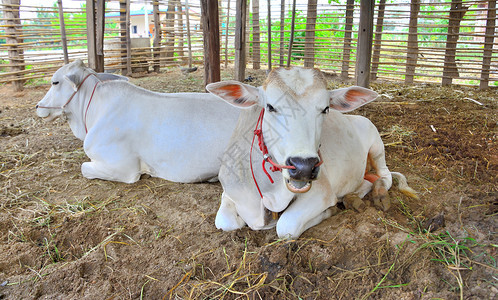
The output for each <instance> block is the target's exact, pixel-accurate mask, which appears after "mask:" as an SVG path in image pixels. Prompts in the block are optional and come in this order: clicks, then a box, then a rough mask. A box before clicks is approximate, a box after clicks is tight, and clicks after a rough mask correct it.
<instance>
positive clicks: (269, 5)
mask: <svg viewBox="0 0 498 300" xmlns="http://www.w3.org/2000/svg"><path fill="white" fill-rule="evenodd" d="M267 4H268V70H271V54H272V53H271V0H267Z"/></svg>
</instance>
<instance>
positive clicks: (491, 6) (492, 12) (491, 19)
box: [479, 0, 496, 90]
mask: <svg viewBox="0 0 498 300" xmlns="http://www.w3.org/2000/svg"><path fill="white" fill-rule="evenodd" d="M495 30H496V0H490V1H488V15H487V20H486V31H485V35H486V36H485V38H484V51H483V54H482V71H481V81H480V82H479V89H481V90H484V89H487V88H488V84H489V70H490V68H491V56H492V55H493V42H494V39H495Z"/></svg>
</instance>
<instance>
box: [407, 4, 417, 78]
mask: <svg viewBox="0 0 498 300" xmlns="http://www.w3.org/2000/svg"><path fill="white" fill-rule="evenodd" d="M419 11H420V0H411V4H410V23H409V24H410V28H409V29H408V49H407V53H406V75H405V83H406V84H412V83H413V78H414V74H415V68H416V66H417V58H418V34H417V31H418V30H417V29H418V14H419Z"/></svg>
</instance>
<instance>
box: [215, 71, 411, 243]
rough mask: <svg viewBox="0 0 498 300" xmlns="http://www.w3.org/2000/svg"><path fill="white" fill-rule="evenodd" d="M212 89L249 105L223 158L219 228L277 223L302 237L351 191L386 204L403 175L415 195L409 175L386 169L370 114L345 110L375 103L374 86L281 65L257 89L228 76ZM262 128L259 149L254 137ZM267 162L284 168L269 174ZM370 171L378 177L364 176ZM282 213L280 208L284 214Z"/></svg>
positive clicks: (282, 231) (288, 234) (285, 232)
mask: <svg viewBox="0 0 498 300" xmlns="http://www.w3.org/2000/svg"><path fill="white" fill-rule="evenodd" d="M207 89H208V91H209V92H211V93H213V94H215V95H217V96H219V97H220V98H222V99H223V100H225V101H227V102H229V103H231V104H232V105H235V106H239V107H243V108H245V109H244V110H242V112H241V115H240V118H239V121H238V123H237V126H236V129H235V131H234V134H233V136H232V139H231V140H230V142H229V144H228V146H227V150H226V151H225V154H224V155H223V164H222V166H221V169H220V174H219V179H220V182H221V184H222V186H223V194H222V197H221V206H220V208H219V210H218V213H217V215H216V221H215V222H216V227H217V228H221V229H223V230H234V229H238V228H241V227H243V226H244V225H245V224H247V225H248V226H249V227H250V228H252V229H255V230H259V229H267V228H272V227H274V226H276V229H277V234H278V236H279V237H280V238H297V237H299V236H300V235H301V233H303V232H304V231H305V230H306V229H308V228H310V227H312V226H314V225H316V224H318V223H320V222H321V221H322V220H324V219H326V218H328V217H329V216H330V214H331V212H330V209H329V208H330V207H332V206H334V205H336V203H337V202H338V201H339V200H341V199H342V197H344V196H345V195H347V194H351V193H357V194H358V196H359V197H360V198H363V197H364V196H365V195H366V194H367V193H368V192H370V191H372V193H373V198H374V203H377V204H379V203H381V204H384V203H385V200H387V198H386V197H387V190H389V188H390V187H391V184H392V175H395V176H396V177H398V179H399V181H400V186H399V188H400V190H402V191H405V192H407V193H409V194H411V195H413V196H414V191H413V190H412V189H411V188H409V187H408V185H407V184H406V178H405V177H404V176H403V175H402V174H400V173H394V172H393V173H391V172H390V171H389V169H388V168H387V166H386V161H385V153H384V144H383V142H382V140H381V138H380V135H379V133H378V131H377V129H376V128H375V126H374V125H373V124H372V123H371V122H370V121H369V120H368V119H366V118H364V117H361V116H353V115H343V114H342V112H348V111H352V110H354V109H356V108H357V107H360V106H362V105H364V104H366V103H368V102H370V101H373V100H374V99H375V98H376V97H377V93H375V92H374V91H371V90H369V89H365V88H361V87H350V88H343V89H337V90H332V91H328V90H327V89H326V81H325V80H324V78H323V76H322V74H321V72H320V71H318V70H316V69H304V68H291V69H284V68H278V69H275V70H273V71H272V72H271V73H270V74H269V76H268V79H267V80H266V82H265V84H264V85H263V86H262V87H259V88H255V87H252V86H249V85H245V84H242V83H239V82H235V81H228V82H218V83H212V84H209V85H208V86H207ZM258 116H259V121H258ZM256 124H258V125H256ZM255 128H256V131H255V132H254V133H253V130H254V129H255ZM260 130H261V131H260ZM260 133H261V141H260V146H259V147H258V141H254V140H253V139H256V140H258V137H257V135H259V134H260ZM253 134H254V135H253ZM251 141H252V142H251ZM251 144H253V145H254V146H251ZM263 154H265V155H263ZM251 156H252V158H250V157H251ZM263 159H265V161H266V162H264V161H263ZM251 160H252V162H251ZM269 161H273V162H274V168H277V169H279V168H280V169H282V172H281V173H280V172H277V173H272V174H271V175H270V174H265V172H267V171H268V170H265V169H264V168H265V164H266V168H267V167H269V166H270V164H271V163H270V162H269ZM262 164H263V167H262ZM278 164H280V165H278ZM370 168H373V169H374V170H375V173H376V175H375V176H372V175H371V174H368V175H366V172H367V171H370ZM270 177H272V178H273V180H274V183H273V184H272V183H271V181H270ZM372 177H375V179H377V180H376V181H375V180H371V179H370V178H372ZM365 178H369V179H370V180H371V181H375V182H374V183H373V184H372V183H371V182H370V181H369V180H367V179H365ZM312 185H313V187H312ZM258 190H259V191H258ZM380 206H381V208H386V206H384V207H382V205H380ZM268 212H273V213H272V214H269V213H268ZM276 213H281V215H280V217H279V218H278V214H276ZM271 216H274V218H273V219H272V218H271ZM276 218H278V220H275V219H276Z"/></svg>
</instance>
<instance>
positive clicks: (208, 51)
mask: <svg viewBox="0 0 498 300" xmlns="http://www.w3.org/2000/svg"><path fill="white" fill-rule="evenodd" d="M201 19H202V30H203V33H204V34H203V36H204V84H205V85H207V84H209V83H212V82H217V81H220V79H221V75H220V22H219V17H218V1H217V0H201ZM244 24H245V22H244ZM244 36H245V35H244Z"/></svg>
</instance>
